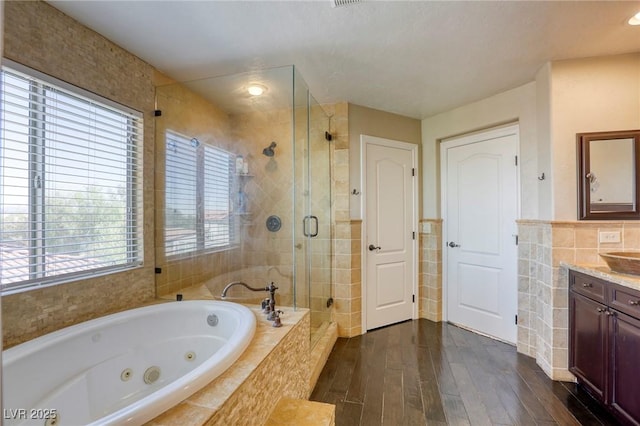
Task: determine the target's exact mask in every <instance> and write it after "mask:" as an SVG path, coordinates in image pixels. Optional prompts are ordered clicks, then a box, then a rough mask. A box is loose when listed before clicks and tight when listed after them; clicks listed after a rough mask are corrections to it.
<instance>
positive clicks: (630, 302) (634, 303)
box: [629, 300, 640, 306]
mask: <svg viewBox="0 0 640 426" xmlns="http://www.w3.org/2000/svg"><path fill="white" fill-rule="evenodd" d="M629 304H630V305H631V306H638V305H640V300H629Z"/></svg>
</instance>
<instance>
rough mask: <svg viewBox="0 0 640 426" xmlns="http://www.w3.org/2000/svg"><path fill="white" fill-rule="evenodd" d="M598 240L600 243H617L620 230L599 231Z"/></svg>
mask: <svg viewBox="0 0 640 426" xmlns="http://www.w3.org/2000/svg"><path fill="white" fill-rule="evenodd" d="M598 235H599V236H598V240H599V241H600V242H601V243H619V242H620V231H600V232H599V234H598Z"/></svg>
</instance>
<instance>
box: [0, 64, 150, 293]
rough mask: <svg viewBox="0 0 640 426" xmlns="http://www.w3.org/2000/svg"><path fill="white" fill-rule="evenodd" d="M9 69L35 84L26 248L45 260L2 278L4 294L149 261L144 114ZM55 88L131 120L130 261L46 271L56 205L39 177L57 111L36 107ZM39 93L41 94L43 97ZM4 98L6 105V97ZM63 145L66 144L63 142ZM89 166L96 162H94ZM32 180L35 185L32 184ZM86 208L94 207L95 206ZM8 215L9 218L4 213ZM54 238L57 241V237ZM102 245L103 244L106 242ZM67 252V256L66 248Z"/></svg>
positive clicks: (125, 253)
mask: <svg viewBox="0 0 640 426" xmlns="http://www.w3.org/2000/svg"><path fill="white" fill-rule="evenodd" d="M5 72H8V73H11V74H13V75H16V76H18V77H23V78H24V79H25V80H26V81H27V82H28V85H29V89H28V91H27V92H26V93H27V94H29V96H28V97H29V101H28V117H27V114H25V118H27V119H28V123H29V126H28V127H29V129H30V130H29V132H28V136H27V140H28V144H29V146H28V148H27V149H26V150H25V152H27V153H28V154H27V155H28V160H27V163H28V165H27V171H28V179H29V181H28V186H29V189H28V199H27V204H28V206H26V208H27V211H28V212H27V219H28V225H27V226H26V228H28V229H26V232H27V233H28V235H29V240H31V241H32V243H27V246H28V248H27V249H26V250H28V252H29V258H32V257H34V258H37V259H39V260H38V261H29V266H28V269H29V272H28V275H29V278H28V279H26V280H21V281H13V282H11V281H10V282H6V283H1V282H0V291H1V293H2V294H3V295H8V294H13V293H18V292H23V291H28V290H35V289H40V288H44V287H49V286H53V285H58V284H64V283H69V282H75V281H80V280H85V279H88V278H94V277H98V276H103V275H109V274H113V273H118V272H122V271H124V270H130V269H133V268H140V267H142V266H143V265H144V235H143V229H142V227H143V223H144V217H143V215H144V208H143V185H142V176H143V152H144V150H143V146H144V117H143V114H142V113H141V112H139V111H136V110H134V109H132V108H130V107H127V106H125V105H122V104H119V103H117V102H115V101H113V100H110V99H107V98H104V97H102V96H99V95H97V94H95V93H93V92H90V91H88V90H86V89H83V88H81V87H78V86H74V85H72V84H69V83H67V82H65V81H62V80H59V79H57V78H55V77H52V76H50V75H47V74H44V73H42V72H40V71H37V70H34V69H32V68H29V67H27V66H24V65H22V64H19V63H17V62H14V61H11V60H7V59H4V58H3V61H2V68H1V74H0V76H2V78H3V79H4V75H5ZM3 84H4V82H3ZM50 91H52V92H51V93H59V94H60V96H62V97H68V98H69V99H72V100H73V101H74V102H78V103H79V105H81V106H83V107H88V108H96V109H103V110H104V111H106V113H107V114H114V115H119V116H121V117H122V118H123V119H124V120H126V122H127V124H126V127H127V128H128V129H130V130H128V134H129V136H127V137H126V142H125V143H124V144H123V147H124V148H125V149H123V151H126V158H125V156H122V157H118V160H120V161H121V162H122V163H121V164H122V166H123V170H126V172H125V174H126V177H125V178H124V179H123V181H126V183H125V184H124V187H125V189H124V198H125V203H126V206H125V207H124V210H125V217H124V218H123V227H122V230H123V234H124V235H126V236H125V238H124V242H123V244H122V246H118V249H119V250H122V252H121V256H122V257H123V258H124V259H126V260H123V261H117V262H115V264H113V265H107V266H98V267H92V268H88V269H83V270H80V271H72V272H67V271H62V272H59V271H55V270H54V271H53V272H51V271H46V272H45V271H44V269H45V268H46V264H47V260H46V256H47V253H45V248H46V247H48V246H49V243H47V236H46V234H45V232H44V231H45V228H46V226H47V225H46V224H47V219H46V215H45V212H46V210H47V207H48V206H49V207H51V204H50V203H47V202H45V199H46V195H45V194H46V189H45V185H44V184H43V185H38V184H37V182H39V181H40V180H39V179H41V177H45V168H46V167H47V166H46V164H49V163H48V161H47V157H48V156H50V155H47V154H46V149H47V142H48V141H53V142H56V141H55V139H52V138H49V139H47V134H46V133H47V130H46V125H47V120H50V118H48V116H51V114H49V115H48V114H47V112H46V111H45V108H44V107H42V106H41V107H35V105H36V104H37V102H38V100H39V99H48V97H49V96H51V95H49V94H47V93H48V92H50ZM0 95H1V94H0ZM38 95H40V96H39V97H38ZM56 96H58V95H56ZM26 98H27V96H25V99H26ZM1 101H2V103H3V104H4V99H2V100H1ZM65 111H66V110H64V111H63V113H64V112H65ZM54 118H55V116H54ZM82 118H83V119H85V120H90V123H94V121H91V120H92V118H91V114H89V113H88V114H87V116H82ZM95 123H97V124H102V121H100V122H98V121H96V122H95ZM2 124H3V128H2V129H0V130H2V138H3V139H4V130H5V129H4V123H2ZM91 125H93V124H91ZM85 135H86V137H87V140H89V139H88V138H89V136H90V133H85ZM25 136H26V134H25ZM81 140H84V139H81ZM58 143H63V142H61V141H58ZM2 145H4V143H3V140H0V154H1V153H2V152H3V147H2ZM49 149H51V148H49ZM56 153H57V151H56ZM66 160H67V161H70V160H71V158H70V157H69V158H67V159H66ZM3 161H4V160H3ZM98 161H99V160H96V163H98ZM87 164H88V166H90V165H92V164H94V163H87ZM119 164H120V163H119ZM2 179H3V177H2V176H0V184H2V185H4V183H2ZM45 180H46V177H45ZM32 182H33V184H31V183H32ZM87 193H88V191H87ZM0 201H2V199H0ZM85 205H86V204H85ZM86 206H87V207H90V206H89V205H86ZM2 214H3V216H4V213H2ZM3 220H4V219H3V218H0V222H2V221H3ZM3 229H4V227H0V237H1V236H2V235H3V234H4V232H5V231H4V230H3ZM51 238H54V239H55V237H51ZM0 243H2V240H0ZM97 247H98V248H101V247H100V246H97ZM61 254H63V255H67V254H66V253H64V252H63V253H61ZM82 259H87V260H92V259H91V256H88V257H83V258H82ZM103 263H104V262H103ZM43 274H44V276H43ZM49 274H52V275H49ZM34 275H35V276H34Z"/></svg>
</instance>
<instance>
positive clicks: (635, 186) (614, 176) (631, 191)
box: [576, 130, 640, 220]
mask: <svg viewBox="0 0 640 426" xmlns="http://www.w3.org/2000/svg"><path fill="white" fill-rule="evenodd" d="M576 139H577V143H578V146H577V148H578V149H577V151H578V218H579V219H580V220H630V219H635V220H638V219H640V191H639V187H640V185H639V183H640V180H639V177H640V173H639V172H638V171H639V170H640V130H623V131H615V132H593V133H578V134H577V135H576Z"/></svg>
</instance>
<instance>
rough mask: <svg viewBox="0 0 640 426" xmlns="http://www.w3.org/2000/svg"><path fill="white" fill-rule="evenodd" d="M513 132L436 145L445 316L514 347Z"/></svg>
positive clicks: (515, 194)
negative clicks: (439, 147)
mask: <svg viewBox="0 0 640 426" xmlns="http://www.w3.org/2000/svg"><path fill="white" fill-rule="evenodd" d="M517 146H518V132H517V127H515V126H512V127H508V128H503V129H497V130H493V131H487V132H485V133H481V134H475V135H471V136H466V137H463V138H460V139H456V140H452V141H447V142H444V143H443V145H442V155H443V160H444V159H445V158H446V161H443V162H442V164H443V165H445V168H444V170H443V183H444V185H445V186H444V188H443V206H444V210H445V211H444V215H445V216H444V230H445V235H444V237H445V239H446V240H445V246H444V248H443V250H444V251H445V252H446V253H445V257H446V264H445V267H446V271H445V278H446V283H445V288H446V300H447V317H448V320H449V321H450V322H452V323H455V324H459V325H462V326H464V327H467V328H471V329H474V330H477V331H479V332H481V333H484V334H488V335H490V336H494V337H496V338H499V339H501V340H504V341H507V342H511V343H515V342H516V338H517V326H516V323H515V316H516V313H517V294H518V293H517V291H518V282H517V241H516V233H517V227H516V219H517V216H518V173H517V159H516V155H517Z"/></svg>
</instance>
